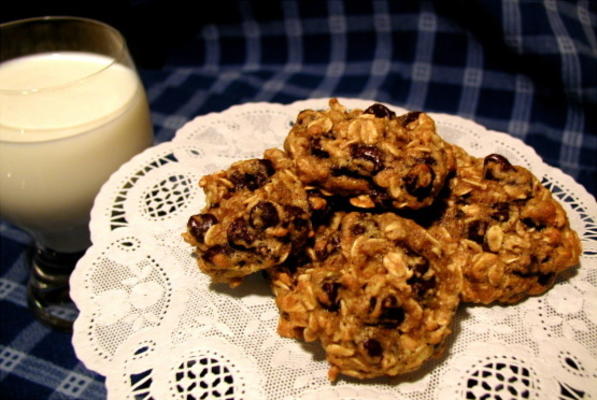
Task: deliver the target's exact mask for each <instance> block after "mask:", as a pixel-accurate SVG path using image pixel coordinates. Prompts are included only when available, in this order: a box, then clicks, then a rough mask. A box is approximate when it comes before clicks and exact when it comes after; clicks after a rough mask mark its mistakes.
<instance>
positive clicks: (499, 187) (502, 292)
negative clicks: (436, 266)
mask: <svg viewBox="0 0 597 400" xmlns="http://www.w3.org/2000/svg"><path fill="white" fill-rule="evenodd" d="M454 148H455V154H456V162H457V168H456V176H455V177H454V178H453V179H452V180H451V181H450V186H449V196H448V198H447V199H446V204H445V206H446V210H445V212H444V213H443V215H442V216H441V218H440V219H439V220H438V221H437V222H435V223H434V224H433V227H432V228H431V233H434V232H438V229H440V230H445V231H446V232H448V233H449V235H451V236H452V237H454V238H456V239H457V240H459V241H460V244H461V248H462V251H464V252H468V253H469V254H470V257H471V262H470V263H469V264H467V265H466V266H465V268H464V286H463V293H462V299H463V300H464V301H466V302H473V303H485V304H488V303H492V302H500V303H516V302H518V301H520V300H522V299H524V298H526V297H527V296H530V295H538V294H541V293H544V292H545V291H547V290H548V289H549V288H550V287H551V286H553V284H554V283H555V281H556V279H557V277H558V275H560V274H561V273H562V272H563V271H565V270H567V269H569V268H571V267H573V266H575V265H577V264H578V262H579V257H580V252H581V248H580V242H579V239H578V236H577V235H576V233H575V232H574V231H573V230H572V229H571V228H570V226H569V223H568V219H567V217H566V213H565V211H564V210H563V208H562V207H561V206H560V204H559V203H558V202H557V201H556V200H555V199H554V198H553V197H552V195H551V193H550V192H549V190H547V189H546V188H545V187H544V186H543V185H541V182H539V180H538V179H537V178H536V177H535V176H534V175H533V174H532V173H531V172H530V171H528V170H527V169H525V168H524V167H521V166H514V165H512V164H511V163H510V162H509V161H508V160H507V159H506V158H505V157H503V156H501V155H499V154H490V155H488V156H486V157H484V158H476V157H473V156H470V155H469V154H467V153H466V152H465V151H464V150H463V149H461V148H458V147H456V146H454Z"/></svg>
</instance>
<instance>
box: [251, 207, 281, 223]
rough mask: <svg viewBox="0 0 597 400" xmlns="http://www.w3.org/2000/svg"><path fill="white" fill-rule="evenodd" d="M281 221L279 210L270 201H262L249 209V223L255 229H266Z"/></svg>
mask: <svg viewBox="0 0 597 400" xmlns="http://www.w3.org/2000/svg"><path fill="white" fill-rule="evenodd" d="M278 222H280V217H279V216H278V210H276V206H274V205H273V204H272V203H271V202H269V201H260V202H259V203H257V204H255V205H254V206H253V208H251V211H249V224H250V225H251V226H252V227H253V228H255V229H261V230H263V229H266V228H269V227H270V226H274V225H277V224H278Z"/></svg>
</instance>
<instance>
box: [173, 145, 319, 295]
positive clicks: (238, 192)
mask: <svg viewBox="0 0 597 400" xmlns="http://www.w3.org/2000/svg"><path fill="white" fill-rule="evenodd" d="M292 165H293V164H292V162H291V161H290V160H289V159H288V158H287V157H286V155H285V154H284V152H283V151H281V150H276V149H270V150H267V151H266V152H265V154H264V158H263V159H251V160H244V161H239V162H236V163H234V164H232V165H231V166H230V168H228V169H227V170H225V171H220V172H217V173H215V174H212V175H207V176H205V177H203V178H202V179H201V181H200V183H199V185H200V186H201V187H202V188H203V190H204V192H205V196H206V207H205V208H204V209H203V210H202V211H201V213H199V214H196V215H193V216H191V217H190V218H189V220H188V223H187V232H186V233H185V234H184V235H183V236H184V238H185V240H186V241H187V242H188V243H190V244H191V245H193V246H195V249H196V251H195V255H196V257H197V260H198V264H199V267H200V269H201V270H202V271H203V272H205V273H207V274H209V275H210V276H211V277H212V279H213V280H214V281H215V282H226V283H228V284H229V285H230V286H236V285H238V284H239V283H240V282H241V280H242V278H243V277H244V276H246V275H248V274H251V273H253V272H256V271H259V270H262V269H266V268H270V267H272V266H274V265H278V264H280V263H282V262H284V260H285V259H286V258H287V257H288V256H289V255H292V254H294V253H295V252H297V251H298V250H300V249H301V248H302V247H303V246H304V244H305V243H306V241H307V239H308V238H309V237H310V236H312V235H313V231H312V226H311V220H310V219H311V206H310V205H309V197H308V195H307V192H306V191H305V189H304V187H303V185H302V183H301V182H300V181H299V179H298V178H297V177H296V175H295V173H294V171H293V168H292Z"/></svg>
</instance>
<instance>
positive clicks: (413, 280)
mask: <svg viewBox="0 0 597 400" xmlns="http://www.w3.org/2000/svg"><path fill="white" fill-rule="evenodd" d="M406 283H408V284H409V285H410V287H411V289H412V291H413V293H414V295H415V298H416V299H417V300H421V299H423V298H424V297H425V295H426V294H427V292H428V291H429V290H431V289H433V288H435V286H436V281H435V276H432V277H430V278H429V279H423V278H421V277H416V276H412V277H410V278H409V279H408V280H407V281H406Z"/></svg>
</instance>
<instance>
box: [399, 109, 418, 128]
mask: <svg viewBox="0 0 597 400" xmlns="http://www.w3.org/2000/svg"><path fill="white" fill-rule="evenodd" d="M419 115H421V112H420V111H411V112H409V113H407V114H404V115H401V116H400V124H401V125H402V126H403V127H405V128H406V126H407V125H408V124H410V123H411V122H413V121H416V120H417V119H418V118H419Z"/></svg>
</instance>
